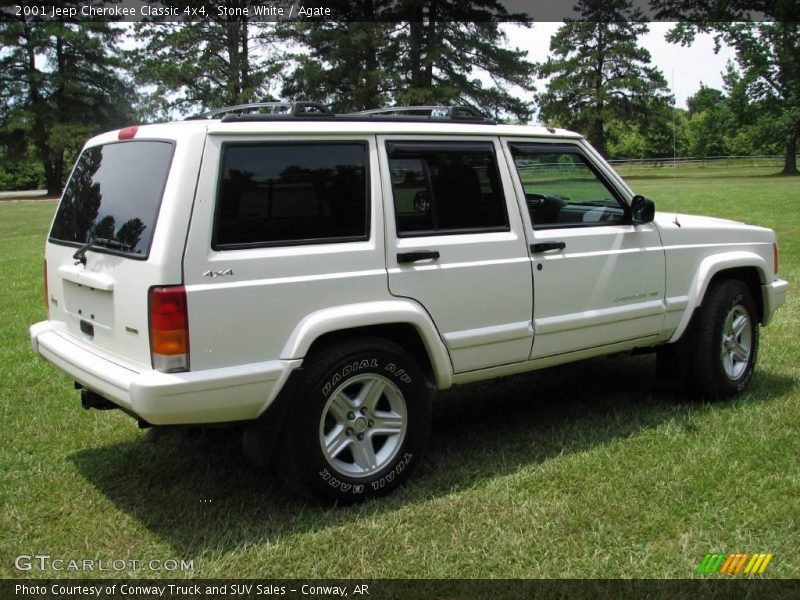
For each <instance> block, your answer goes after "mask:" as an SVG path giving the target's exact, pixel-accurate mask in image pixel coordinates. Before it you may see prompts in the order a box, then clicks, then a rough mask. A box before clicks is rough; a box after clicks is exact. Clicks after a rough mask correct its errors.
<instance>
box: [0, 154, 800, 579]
mask: <svg viewBox="0 0 800 600" xmlns="http://www.w3.org/2000/svg"><path fill="white" fill-rule="evenodd" d="M627 174H629V175H630V179H629V181H630V183H631V185H632V186H633V187H634V189H635V190H636V191H637V192H639V193H643V194H645V195H649V196H651V197H653V198H654V199H655V200H656V204H657V205H658V206H659V207H660V208H662V209H666V210H670V211H671V210H673V180H672V172H671V171H668V170H666V169H664V170H658V169H641V168H639V169H635V170H634V169H631V170H629V172H628V173H627ZM679 175H680V178H679V180H678V191H679V194H680V197H681V200H680V206H679V210H681V211H682V212H692V213H704V214H710V215H717V216H722V217H730V218H736V219H739V220H744V221H747V222H750V223H754V224H760V225H766V226H769V227H773V228H775V229H776V230H777V231H778V234H779V237H780V242H781V274H782V276H783V277H785V278H788V279H789V280H790V281H791V282H792V285H793V289H792V293H791V296H790V300H789V304H788V306H786V307H784V308H783V309H782V310H781V311H780V312H779V314H778V315H777V317H776V319H775V321H774V322H773V324H772V325H771V326H770V327H768V328H767V329H765V330H764V332H763V337H762V346H761V353H760V357H759V367H758V372H757V375H756V377H755V378H754V380H753V383H752V385H751V387H750V388H749V390H748V391H747V393H746V394H744V395H742V396H741V397H739V398H737V399H736V400H735V401H733V402H727V403H720V404H713V405H706V404H699V403H693V402H691V401H689V400H688V399H687V398H685V397H683V396H682V394H681V392H680V391H679V390H678V389H676V388H675V387H672V386H669V385H666V384H660V383H659V384H656V383H654V382H653V359H652V357H647V356H644V357H636V358H611V359H601V360H594V361H590V362H585V363H580V364H575V365H570V366H566V367H561V368H557V369H552V370H549V371H543V372H540V373H535V374H530V375H525V376H520V377H514V378H509V379H506V380H502V381H498V382H494V383H490V384H483V385H477V386H470V387H464V388H458V389H454V390H450V391H448V392H447V393H445V394H442V395H441V397H440V398H438V399H437V402H436V408H435V415H436V416H435V423H434V427H433V437H432V443H431V448H430V451H429V454H428V458H427V460H426V461H425V462H424V463H423V464H422V465H421V468H420V469H419V471H417V473H416V475H415V477H414V478H413V479H412V481H411V482H410V484H408V485H407V486H405V487H404V488H402V489H400V490H398V491H397V492H396V493H395V494H393V495H392V496H390V497H388V498H384V499H381V500H377V501H371V502H368V503H366V504H363V505H360V506H356V507H351V508H336V509H321V508H318V507H315V506H312V505H309V504H306V503H304V502H302V501H300V500H298V499H296V498H294V497H292V496H291V495H290V494H289V493H288V492H287V491H286V490H284V488H283V487H282V485H280V484H279V483H278V482H277V481H276V480H275V478H274V477H273V476H272V475H271V474H270V473H269V472H268V471H264V470H259V469H255V468H252V467H249V466H247V465H245V464H244V462H243V461H242V460H241V459H240V457H239V453H238V439H237V438H236V436H234V435H232V434H230V433H228V432H225V431H216V432H214V431H210V432H204V433H197V432H195V433H192V432H177V433H172V434H169V435H167V436H165V437H163V438H162V439H161V440H160V441H158V443H155V444H149V443H145V442H143V439H142V438H143V433H142V432H141V431H139V430H138V429H137V427H136V423H135V422H134V421H133V420H132V419H130V418H129V417H126V416H125V415H123V414H122V413H120V412H118V411H109V412H98V411H84V410H82V409H81V408H80V405H79V398H78V393H77V392H75V391H74V390H73V389H72V382H71V381H70V379H69V378H68V377H66V376H65V375H62V374H61V373H60V372H59V371H57V370H56V369H55V368H53V367H51V366H49V365H47V364H46V363H44V362H43V361H41V360H39V359H37V358H36V357H35V356H34V354H33V352H32V351H31V349H30V345H29V342H28V335H27V326H28V325H29V324H31V323H33V322H35V321H37V320H41V319H42V318H43V316H44V307H43V298H42V289H41V285H42V284H41V279H42V277H41V270H42V249H43V243H44V236H45V232H46V230H47V227H48V224H49V220H50V218H51V215H52V213H53V210H54V205H53V204H43V203H30V204H26V203H22V204H0V276H1V277H2V282H3V285H2V286H0V306H2V315H3V318H2V323H1V324H0V356H2V367H0V369H2V370H0V377H1V381H2V383H1V384H0V385H2V400H1V401H0V402H1V404H0V427H2V442H1V443H0V473H2V479H0V500H2V504H3V508H2V517H1V519H2V521H0V530H2V532H3V534H2V536H0V576H3V577H16V576H24V575H25V573H20V572H17V571H15V570H14V566H13V561H14V557H16V556H18V555H20V554H35V553H44V554H49V555H51V556H52V557H54V558H76V559H80V558H96V559H103V560H105V561H111V560H114V559H135V560H149V559H170V558H174V559H179V560H180V559H183V560H186V561H193V563H194V570H193V571H188V572H185V573H164V572H161V573H158V572H156V573H150V572H143V573H137V574H138V575H140V576H167V575H172V576H175V575H179V576H191V577H234V576H236V577H355V578H372V577H374V578H380V577H425V578H433V577H445V578H447V577H655V578H660V577H690V576H692V575H693V573H694V570H695V568H696V567H697V565H698V563H699V562H700V561H701V560H702V558H703V556H704V555H705V554H706V553H707V552H771V553H774V555H775V558H774V559H773V560H772V562H771V563H770V565H769V567H768V569H767V571H766V573H765V575H764V576H770V577H800V554H798V548H800V463H798V457H800V384H799V383H798V376H799V375H800V301H798V297H800V194H799V192H800V179H797V178H794V179H792V178H781V177H774V176H768V171H764V170H763V169H762V170H758V169H749V170H745V169H731V170H725V169H692V170H688V169H684V170H682V171H679ZM27 574H28V575H30V576H39V577H41V576H42V575H44V576H77V575H78V574H77V573H75V572H69V573H53V572H51V571H50V572H45V573H42V572H40V571H38V570H33V571H30V572H28V573H27ZM114 574H115V573H113V572H110V573H109V572H106V573H95V576H109V575H114ZM122 574H123V575H132V574H133V573H129V572H123V573H122ZM706 577H719V576H717V575H714V576H706Z"/></svg>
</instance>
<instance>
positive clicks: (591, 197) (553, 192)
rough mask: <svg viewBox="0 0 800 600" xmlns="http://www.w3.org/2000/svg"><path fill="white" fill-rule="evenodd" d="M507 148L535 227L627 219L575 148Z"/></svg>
mask: <svg viewBox="0 0 800 600" xmlns="http://www.w3.org/2000/svg"><path fill="white" fill-rule="evenodd" d="M509 147H510V149H511V154H512V156H513V157H514V166H515V167H516V168H517V173H518V174H519V178H520V181H521V183H522V187H523V189H524V191H525V200H526V203H527V205H528V211H529V213H530V217H531V223H532V224H533V227H534V229H544V228H552V227H582V226H592V225H615V224H620V223H624V222H626V218H627V217H626V212H625V208H624V206H623V205H622V204H621V203H620V202H619V200H618V199H617V198H616V196H615V194H614V193H613V192H612V191H611V189H610V188H609V187H608V185H607V184H606V183H605V182H604V181H603V180H602V179H601V178H600V176H599V175H598V174H597V172H595V170H594V169H592V168H591V166H590V165H589V163H588V161H587V160H586V158H585V157H584V156H583V155H582V154H581V153H580V152H578V151H577V150H576V149H557V148H553V147H549V148H548V147H542V146H541V145H534V144H510V145H509Z"/></svg>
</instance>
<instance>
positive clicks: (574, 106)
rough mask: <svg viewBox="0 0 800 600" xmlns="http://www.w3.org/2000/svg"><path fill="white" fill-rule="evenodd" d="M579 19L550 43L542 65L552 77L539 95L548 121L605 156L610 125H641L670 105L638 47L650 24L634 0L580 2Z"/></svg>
mask: <svg viewBox="0 0 800 600" xmlns="http://www.w3.org/2000/svg"><path fill="white" fill-rule="evenodd" d="M576 10H577V11H578V12H579V13H580V16H581V19H582V20H580V21H577V20H568V21H567V22H566V23H565V24H564V25H563V26H562V27H561V28H560V29H559V30H558V31H557V32H556V33H555V35H554V36H553V37H552V39H551V40H550V52H551V55H552V56H551V57H550V58H549V59H548V60H547V61H546V62H545V63H542V64H540V65H539V73H540V75H541V76H542V77H549V78H550V81H549V85H548V88H547V90H546V91H545V92H543V93H541V94H539V95H538V101H539V104H540V111H541V112H540V114H541V118H542V119H543V120H544V121H545V122H549V123H553V124H557V125H561V126H565V127H567V128H570V129H576V130H578V131H582V132H584V133H585V134H586V135H587V137H588V138H589V140H590V141H591V142H592V144H594V146H595V147H596V148H597V149H598V150H599V151H600V152H601V153H602V154H606V155H607V153H608V152H607V148H606V130H607V124H608V123H609V122H610V121H612V120H615V119H617V120H624V121H626V122H631V123H639V124H642V123H644V122H645V121H646V120H647V117H648V115H649V114H650V113H651V111H652V110H653V109H659V108H660V107H662V106H666V105H667V104H668V103H669V101H670V96H668V95H667V84H666V81H665V80H664V77H663V76H662V74H661V72H660V71H658V69H656V68H654V67H652V66H650V53H649V52H648V51H647V50H646V49H645V48H642V47H640V46H638V45H637V38H638V37H639V36H640V35H642V34H644V33H647V31H648V28H647V25H646V24H644V23H641V22H636V20H637V19H642V18H643V17H642V14H641V13H640V11H639V10H638V9H634V8H633V3H632V1H631V0H579V2H578V3H577V5H576Z"/></svg>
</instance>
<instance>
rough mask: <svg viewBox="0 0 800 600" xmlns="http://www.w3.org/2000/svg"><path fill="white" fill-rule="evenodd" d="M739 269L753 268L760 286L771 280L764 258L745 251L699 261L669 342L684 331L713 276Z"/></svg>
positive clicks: (713, 256) (736, 251) (768, 266)
mask: <svg viewBox="0 0 800 600" xmlns="http://www.w3.org/2000/svg"><path fill="white" fill-rule="evenodd" d="M667 260H669V257H667ZM741 267H751V268H752V267H755V268H756V269H757V271H758V276H759V278H760V280H761V283H762V285H763V284H765V283H767V282H769V281H770V280H771V278H772V274H771V268H772V267H771V265H768V264H767V261H766V260H765V259H764V257H763V256H760V255H759V254H757V253H755V252H749V251H747V250H735V251H732V252H723V253H720V254H714V255H711V256H707V257H706V258H704V259H703V260H702V261H700V264H699V265H698V267H697V270H696V271H695V274H694V278H693V279H692V284H691V286H690V287H689V292H688V294H687V299H688V304H687V305H686V309H685V310H684V312H683V315H682V316H681V320H680V321H679V322H678V328H677V329H676V330H675V332H674V333H673V334H672V337H671V338H670V339H669V341H670V342H676V341H678V340H679V339H680V337H681V336H682V335H683V333H684V332H685V331H686V328H687V327H688V326H689V321H690V320H691V318H692V315H693V314H694V311H695V309H696V308H697V307H698V306H700V305H701V304H702V302H703V298H704V297H705V294H706V291H708V284H709V283H710V282H711V280H712V279H713V277H714V275H716V274H717V273H719V272H721V271H725V270H728V269H736V268H741ZM768 318H769V315H765V320H768Z"/></svg>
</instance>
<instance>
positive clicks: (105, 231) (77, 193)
mask: <svg viewBox="0 0 800 600" xmlns="http://www.w3.org/2000/svg"><path fill="white" fill-rule="evenodd" d="M172 151H173V145H172V143H171V142H158V141H132V142H120V143H113V144H106V145H104V146H93V147H91V148H87V149H86V150H84V151H83V153H82V154H81V156H80V158H79V159H78V164H77V165H76V166H75V170H74V171H73V173H72V177H70V180H69V182H68V183H67V187H66V189H65V190H64V197H63V199H62V200H61V205H60V206H59V207H58V211H57V212H56V217H55V220H54V221H53V229H52V231H51V232H50V240H51V241H53V242H57V243H58V242H62V243H66V244H70V245H72V244H75V245H82V244H85V243H86V242H88V241H89V239H90V238H91V239H98V240H103V243H102V244H101V243H98V244H96V245H95V246H93V248H92V250H93V251H95V250H96V251H100V252H111V253H115V254H125V255H133V256H135V257H137V258H147V254H148V253H149V251H150V241H151V239H152V236H153V229H154V227H155V223H156V218H157V215H158V209H159V206H160V204H161V196H162V195H163V193H164V186H165V185H166V181H167V173H168V172H169V167H170V163H171V161H172Z"/></svg>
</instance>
